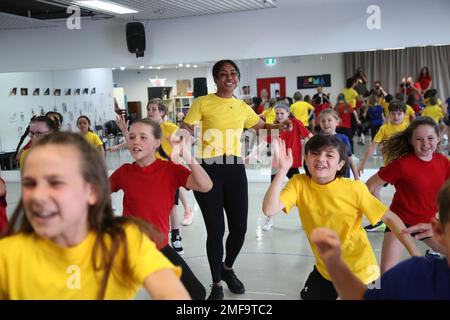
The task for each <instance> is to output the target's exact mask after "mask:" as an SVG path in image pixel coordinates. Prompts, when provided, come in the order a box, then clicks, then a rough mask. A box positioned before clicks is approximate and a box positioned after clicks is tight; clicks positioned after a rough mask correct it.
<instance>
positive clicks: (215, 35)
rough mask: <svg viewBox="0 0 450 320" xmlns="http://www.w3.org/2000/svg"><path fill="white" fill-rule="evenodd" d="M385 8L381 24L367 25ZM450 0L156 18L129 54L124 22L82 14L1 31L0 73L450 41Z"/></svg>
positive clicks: (283, 1)
mask: <svg viewBox="0 0 450 320" xmlns="http://www.w3.org/2000/svg"><path fill="white" fill-rule="evenodd" d="M372 4H376V5H378V6H380V8H381V29H380V30H369V29H368V28H367V25H366V21H367V18H368V16H369V15H368V14H367V13H366V10H367V7H368V6H369V5H372ZM449 12H450V1H448V0H433V1H423V0H395V1H393V0H391V1H388V0H384V1H382V0H339V1H336V0H301V1H300V0H280V1H277V8H274V9H267V10H257V11H245V12H237V13H230V14H221V15H210V16H198V17H188V18H179V19H169V20H152V21H149V22H148V24H147V25H146V35H147V50H146V52H145V57H144V58H140V59H136V58H135V57H134V56H133V55H132V54H130V53H128V50H127V46H126V40H125V24H126V21H121V20H114V21H110V20H107V21H88V20H82V23H81V30H67V29H66V28H65V24H63V26H62V27H60V28H39V29H34V30H33V29H25V30H2V31H0V43H1V46H0V56H1V57H2V58H1V59H0V72H14V71H37V70H58V69H75V68H88V67H89V68H94V67H113V66H116V67H118V66H121V65H122V66H131V65H141V64H145V65H150V64H167V63H179V62H183V63H186V62H190V63H193V62H203V61H215V60H218V59H221V58H225V57H226V58H231V59H254V58H262V57H282V56H298V55H307V54H315V53H335V52H347V51H360V50H367V49H373V48H389V47H398V46H407V47H408V46H417V45H426V44H436V43H447V44H448V43H450V33H449V32H448V30H450V19H448V13H449Z"/></svg>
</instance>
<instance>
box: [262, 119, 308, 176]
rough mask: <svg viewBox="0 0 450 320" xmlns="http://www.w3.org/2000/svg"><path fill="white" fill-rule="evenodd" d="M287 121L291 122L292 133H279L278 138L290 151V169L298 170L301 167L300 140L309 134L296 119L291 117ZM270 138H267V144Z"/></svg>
mask: <svg viewBox="0 0 450 320" xmlns="http://www.w3.org/2000/svg"><path fill="white" fill-rule="evenodd" d="M289 120H291V122H292V131H281V132H280V138H281V139H283V140H284V141H285V142H286V148H291V149H292V158H293V162H292V167H291V168H300V167H301V166H302V139H304V138H306V137H308V135H309V134H310V133H311V132H309V130H308V129H306V128H305V126H304V125H303V123H301V122H300V121H299V120H298V119H296V118H294V117H292V118H290V119H289ZM271 138H272V137H271V136H269V137H267V140H268V142H269V143H270V142H271V140H272V139H271Z"/></svg>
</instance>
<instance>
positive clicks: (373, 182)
mask: <svg viewBox="0 0 450 320" xmlns="http://www.w3.org/2000/svg"><path fill="white" fill-rule="evenodd" d="M384 184H386V181H384V180H383V179H381V178H380V176H379V175H378V173H375V174H374V175H373V176H371V177H370V178H369V180H367V182H366V185H367V188H368V189H369V191H370V193H371V194H374V190H376V189H378V188H379V187H381V186H382V185H384Z"/></svg>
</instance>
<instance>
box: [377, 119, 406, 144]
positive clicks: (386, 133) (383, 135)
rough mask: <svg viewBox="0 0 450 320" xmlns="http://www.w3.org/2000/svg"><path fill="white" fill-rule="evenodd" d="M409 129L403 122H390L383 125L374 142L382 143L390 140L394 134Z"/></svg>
mask: <svg viewBox="0 0 450 320" xmlns="http://www.w3.org/2000/svg"><path fill="white" fill-rule="evenodd" d="M407 127H408V124H407V123H405V122H402V123H401V124H396V125H394V124H392V123H390V122H388V123H385V124H383V125H382V126H381V127H380V130H378V132H377V134H376V135H375V138H373V142H375V143H380V142H381V141H384V140H388V139H389V138H390V137H391V136H393V135H394V134H396V133H398V132H401V131H403V130H405V129H406V128H407Z"/></svg>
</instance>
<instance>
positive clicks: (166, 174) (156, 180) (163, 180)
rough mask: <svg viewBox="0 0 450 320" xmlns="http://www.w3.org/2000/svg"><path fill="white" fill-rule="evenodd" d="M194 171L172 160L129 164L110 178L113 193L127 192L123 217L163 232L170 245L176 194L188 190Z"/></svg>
mask: <svg viewBox="0 0 450 320" xmlns="http://www.w3.org/2000/svg"><path fill="white" fill-rule="evenodd" d="M190 174H191V172H190V171H189V170H188V169H187V168H185V167H184V166H182V165H177V164H174V163H173V162H172V161H163V160H159V159H156V160H155V162H153V163H152V164H150V165H149V166H147V167H144V168H141V167H139V166H138V165H137V164H136V163H132V164H130V163H127V164H124V165H122V166H121V167H120V168H119V169H117V170H116V171H115V172H114V173H113V174H112V175H111V177H110V178H109V181H110V183H111V192H116V191H119V190H120V189H122V190H123V193H124V196H123V215H124V216H133V217H137V218H140V219H142V220H145V221H147V222H149V223H151V224H152V225H153V226H155V227H156V228H157V229H159V230H160V231H161V232H162V233H163V236H164V241H163V242H162V243H161V244H159V245H158V248H159V249H161V248H164V247H165V246H166V245H167V244H168V234H169V217H170V211H171V210H172V208H173V206H174V201H175V192H176V191H177V189H178V188H179V187H185V186H186V182H187V179H188V177H189V175H190Z"/></svg>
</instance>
